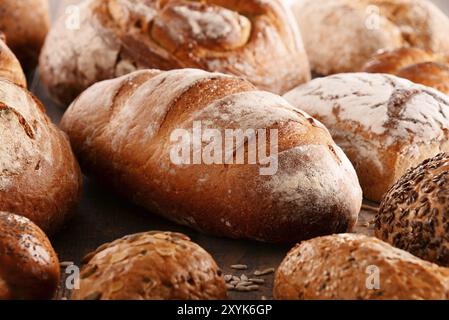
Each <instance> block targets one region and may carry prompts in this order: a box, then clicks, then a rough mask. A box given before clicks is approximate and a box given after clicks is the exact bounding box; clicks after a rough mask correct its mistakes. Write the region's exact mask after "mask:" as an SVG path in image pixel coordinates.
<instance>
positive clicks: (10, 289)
mask: <svg viewBox="0 0 449 320" xmlns="http://www.w3.org/2000/svg"><path fill="white" fill-rule="evenodd" d="M59 279H60V269H59V261H58V257H57V256H56V253H55V251H54V250H53V247H52V246H51V244H50V241H49V240H48V239H47V236H46V235H45V234H44V233H43V232H42V230H40V229H39V228H38V227H37V226H36V225H35V224H34V223H32V222H31V221H30V220H28V219H27V218H24V217H21V216H17V215H14V214H10V213H5V212H0V300H18V299H20V300H22V299H33V300H34V299H51V298H52V297H53V295H54V294H55V292H56V289H57V288H58V285H59Z"/></svg>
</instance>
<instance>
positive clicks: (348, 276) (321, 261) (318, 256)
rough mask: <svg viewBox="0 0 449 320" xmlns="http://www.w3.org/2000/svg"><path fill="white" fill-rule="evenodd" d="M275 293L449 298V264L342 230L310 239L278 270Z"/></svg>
mask: <svg viewBox="0 0 449 320" xmlns="http://www.w3.org/2000/svg"><path fill="white" fill-rule="evenodd" d="M274 297H275V298H276V299H285V300H298V299H300V300H303V299H305V300H327V299H348V300H355V299H357V300H359V299H364V300H368V299H376V300H377V299H382V300H384V299H385V300H392V299H398V300H405V299H407V300H409V299H411V300H415V299H416V300H421V299H428V300H434V299H442V300H446V299H448V298H449V269H446V268H441V267H439V266H437V265H435V264H432V263H430V262H427V261H423V260H421V259H419V258H417V257H414V256H412V255H411V254H409V253H407V252H405V251H403V250H400V249H396V248H394V247H392V246H390V245H389V244H387V243H385V242H382V241H380V240H378V239H376V238H372V237H367V236H364V235H356V234H340V235H333V236H326V237H321V238H315V239H312V240H309V241H305V242H303V243H301V244H300V245H298V246H296V247H295V248H294V249H293V250H291V251H290V252H289V253H288V255H287V257H286V258H285V259H284V261H283V262H282V263H281V265H280V267H279V268H278V270H277V272H276V278H275V282H274Z"/></svg>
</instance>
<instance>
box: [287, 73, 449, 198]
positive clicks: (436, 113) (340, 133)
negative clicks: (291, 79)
mask: <svg viewBox="0 0 449 320" xmlns="http://www.w3.org/2000/svg"><path fill="white" fill-rule="evenodd" d="M285 98H286V99H287V100H288V101H289V102H290V103H291V104H292V105H293V106H295V107H297V108H300V109H302V110H304V111H306V112H308V113H309V114H311V115H312V116H313V117H315V118H317V119H318V120H320V121H322V122H323V123H324V124H325V125H326V126H327V128H329V130H330V132H331V134H332V136H333V138H334V139H335V142H336V143H337V144H338V145H339V146H340V147H341V148H342V149H343V150H344V151H345V153H346V154H347V155H348V157H349V159H350V160H351V161H352V164H353V165H354V167H355V169H356V171H357V173H358V177H359V179H360V183H361V185H362V189H363V191H364V195H365V197H366V198H368V199H370V200H373V201H378V202H380V200H381V199H382V196H383V195H384V194H385V193H386V192H387V191H388V189H389V188H390V187H391V186H392V185H393V183H395V182H396V181H397V180H398V179H399V178H400V177H401V176H402V175H403V174H404V173H405V172H406V170H407V169H409V168H411V167H413V166H416V165H417V164H419V163H420V162H422V161H423V160H424V159H427V158H430V157H433V156H435V155H437V154H438V153H440V152H442V151H449V140H448V135H449V98H448V97H447V96H446V95H444V94H442V93H440V92H439V91H437V90H434V89H432V88H428V87H425V86H422V85H418V84H414V83H412V82H410V81H408V80H405V79H401V78H398V77H395V76H392V75H386V74H368V73H348V74H338V75H333V76H329V77H326V78H321V79H315V80H313V81H312V82H310V83H309V84H306V85H304V86H300V87H298V88H297V89H294V90H293V91H291V92H289V93H287V94H286V95H285Z"/></svg>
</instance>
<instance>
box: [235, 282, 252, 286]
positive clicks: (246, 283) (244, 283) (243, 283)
mask: <svg viewBox="0 0 449 320" xmlns="http://www.w3.org/2000/svg"><path fill="white" fill-rule="evenodd" d="M252 284H253V283H252V282H250V281H242V282H239V284H238V286H242V287H248V286H250V285H252Z"/></svg>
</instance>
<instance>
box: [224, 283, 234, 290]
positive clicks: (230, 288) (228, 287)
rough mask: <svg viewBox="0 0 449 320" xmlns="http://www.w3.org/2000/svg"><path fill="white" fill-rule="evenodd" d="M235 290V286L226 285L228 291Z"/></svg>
mask: <svg viewBox="0 0 449 320" xmlns="http://www.w3.org/2000/svg"><path fill="white" fill-rule="evenodd" d="M234 288H235V286H233V285H232V284H227V285H226V289H228V290H232V289H234Z"/></svg>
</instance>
